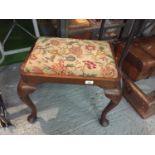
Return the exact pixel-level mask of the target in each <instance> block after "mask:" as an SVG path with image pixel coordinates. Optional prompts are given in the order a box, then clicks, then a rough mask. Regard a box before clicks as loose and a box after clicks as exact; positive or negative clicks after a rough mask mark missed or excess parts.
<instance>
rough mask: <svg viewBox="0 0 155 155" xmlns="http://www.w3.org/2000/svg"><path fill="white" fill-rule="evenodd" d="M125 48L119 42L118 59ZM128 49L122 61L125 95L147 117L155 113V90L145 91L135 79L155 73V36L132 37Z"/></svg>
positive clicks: (140, 113) (142, 115) (145, 77)
mask: <svg viewBox="0 0 155 155" xmlns="http://www.w3.org/2000/svg"><path fill="white" fill-rule="evenodd" d="M133 36H134V33H133ZM123 49H124V43H123V42H120V43H118V45H117V48H116V49H115V51H116V53H117V57H118V59H120V57H121V56H122V51H123ZM127 50H128V52H127V53H126V57H125V59H124V61H123V63H122V71H123V74H122V77H123V96H124V97H125V98H126V99H127V101H128V102H129V103H130V104H131V105H132V106H133V108H134V109H135V110H136V111H137V112H138V114H139V115H140V116H141V117H142V118H147V117H149V116H152V115H153V114H155V91H152V92H149V93H144V92H143V90H142V89H140V88H139V87H138V85H136V83H135V81H137V80H142V79H147V78H149V77H150V76H154V75H155V36H150V37H137V38H134V39H133V37H132V38H131V42H130V44H129V46H128V48H127ZM153 85H154V84H153ZM154 86H155V85H154Z"/></svg>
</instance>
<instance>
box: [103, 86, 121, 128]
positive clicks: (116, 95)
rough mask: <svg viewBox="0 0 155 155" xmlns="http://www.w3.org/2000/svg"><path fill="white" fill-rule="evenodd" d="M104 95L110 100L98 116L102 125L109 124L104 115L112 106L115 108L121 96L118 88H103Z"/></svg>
mask: <svg viewBox="0 0 155 155" xmlns="http://www.w3.org/2000/svg"><path fill="white" fill-rule="evenodd" d="M105 96H106V97H108V98H109V99H110V102H109V104H108V105H107V106H106V107H105V108H104V110H103V111H102V114H101V118H100V124H101V125H102V126H104V127H106V126H108V125H109V121H108V119H107V118H106V116H107V114H108V113H109V112H110V111H111V110H112V109H113V108H115V107H116V106H117V105H118V104H119V102H120V100H121V97H122V92H121V89H120V88H117V89H108V90H105Z"/></svg>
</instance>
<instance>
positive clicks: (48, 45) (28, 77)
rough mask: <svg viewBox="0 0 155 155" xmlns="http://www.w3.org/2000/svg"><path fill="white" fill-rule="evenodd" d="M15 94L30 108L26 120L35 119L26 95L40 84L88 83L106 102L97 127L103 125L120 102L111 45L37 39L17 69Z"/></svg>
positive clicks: (84, 41) (106, 43) (33, 110)
mask: <svg viewBox="0 0 155 155" xmlns="http://www.w3.org/2000/svg"><path fill="white" fill-rule="evenodd" d="M20 73H21V79H20V81H19V84H18V88H17V90H18V94H19V96H20V98H21V100H22V101H23V102H24V103H25V104H26V105H27V106H28V107H29V108H30V109H31V114H30V115H29V116H28V118H27V119H28V121H29V122H31V123H33V122H35V120H36V118H37V109H36V106H35V105H34V104H33V102H32V101H31V99H30V97H29V94H30V93H32V92H34V91H35V90H36V88H35V86H36V85H38V84H41V83H65V84H81V85H85V84H90V85H96V86H98V87H101V88H103V89H104V90H105V91H104V92H105V96H106V97H108V98H109V99H110V103H109V104H108V105H107V106H106V107H105V109H104V110H103V111H102V115H101V118H100V124H101V125H103V126H107V125H108V124H109V121H108V120H107V118H106V116H107V113H108V112H110V111H111V110H112V109H113V108H114V107H115V106H116V105H118V103H119V102H120V100H121V96H122V93H121V86H120V74H119V72H118V69H117V66H116V64H115V60H114V56H113V51H112V46H111V44H110V43H109V42H107V41H92V40H80V39H69V38H48V37H41V38H39V39H38V40H37V41H36V43H35V45H34V47H33V48H32V50H31V52H30V53H29V55H28V56H27V58H26V60H25V62H24V63H23V64H22V65H21V68H20Z"/></svg>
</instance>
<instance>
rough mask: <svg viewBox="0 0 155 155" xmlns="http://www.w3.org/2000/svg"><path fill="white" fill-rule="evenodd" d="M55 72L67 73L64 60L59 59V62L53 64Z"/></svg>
mask: <svg viewBox="0 0 155 155" xmlns="http://www.w3.org/2000/svg"><path fill="white" fill-rule="evenodd" d="M51 68H52V70H53V72H55V73H57V74H65V73H67V67H66V66H65V65H64V60H61V59H60V60H59V61H58V63H54V64H53V65H52V66H51Z"/></svg>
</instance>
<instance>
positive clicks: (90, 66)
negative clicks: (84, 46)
mask: <svg viewBox="0 0 155 155" xmlns="http://www.w3.org/2000/svg"><path fill="white" fill-rule="evenodd" d="M83 62H84V64H85V65H86V66H87V68H88V69H95V68H96V64H95V63H94V62H92V61H89V60H85V61H83Z"/></svg>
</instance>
